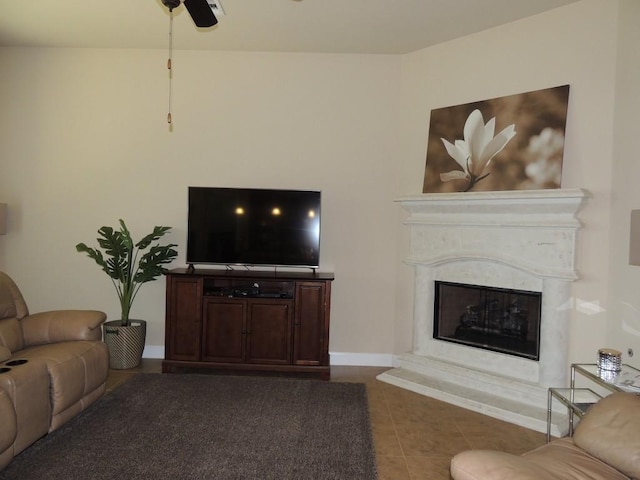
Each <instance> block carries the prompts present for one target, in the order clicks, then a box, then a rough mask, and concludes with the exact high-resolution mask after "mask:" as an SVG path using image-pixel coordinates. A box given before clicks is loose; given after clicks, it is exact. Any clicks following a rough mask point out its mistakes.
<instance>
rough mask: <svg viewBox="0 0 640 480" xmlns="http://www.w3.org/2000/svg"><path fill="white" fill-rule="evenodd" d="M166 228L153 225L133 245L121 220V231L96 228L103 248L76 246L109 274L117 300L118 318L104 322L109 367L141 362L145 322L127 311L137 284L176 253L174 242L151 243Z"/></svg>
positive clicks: (158, 272) (161, 270) (160, 270)
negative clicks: (132, 316) (131, 317)
mask: <svg viewBox="0 0 640 480" xmlns="http://www.w3.org/2000/svg"><path fill="white" fill-rule="evenodd" d="M169 230H171V227H162V226H156V227H154V229H153V232H151V233H150V234H148V235H146V236H145V237H144V238H142V240H140V241H139V242H137V243H135V244H134V242H133V240H132V239H131V234H130V233H129V229H128V228H127V226H126V224H125V223H124V221H123V220H120V230H115V229H113V228H112V227H101V228H100V229H99V230H98V235H99V236H98V238H97V241H98V245H99V246H100V247H101V248H102V251H101V250H99V249H97V248H91V247H88V246H87V245H86V244H84V243H79V244H77V245H76V250H77V251H78V252H81V253H86V254H87V255H88V256H89V257H90V258H92V259H93V260H94V261H95V262H96V263H97V264H98V266H100V267H101V268H102V270H103V271H104V272H105V273H106V274H107V275H109V278H110V279H111V282H113V286H114V287H115V289H116V292H117V294H118V299H119V300H120V308H121V318H120V320H112V321H109V322H106V323H105V324H104V341H105V343H106V344H107V346H108V347H109V366H110V367H111V368H115V369H126V368H133V367H136V366H138V364H139V363H140V360H141V358H142V351H143V350H144V345H145V339H146V330H147V323H146V321H145V320H131V319H130V318H129V313H130V312H131V306H132V305H133V301H134V300H135V298H136V295H137V294H138V291H139V290H140V287H141V286H142V285H143V284H144V283H147V282H151V281H153V280H156V279H157V278H158V277H159V276H160V275H162V274H163V273H164V272H165V271H166V268H164V266H163V265H164V264H167V263H170V262H171V261H172V260H173V259H174V258H175V257H176V256H177V255H178V252H177V251H176V250H174V247H176V246H177V245H175V244H168V245H160V244H158V243H155V244H154V242H156V241H157V240H159V239H160V238H161V237H162V236H163V235H165V234H166V233H167V232H168V231H169ZM147 249H148V250H147ZM145 250H147V251H146V252H145Z"/></svg>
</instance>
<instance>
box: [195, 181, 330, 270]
mask: <svg viewBox="0 0 640 480" xmlns="http://www.w3.org/2000/svg"><path fill="white" fill-rule="evenodd" d="M188 221H189V223H188V228H187V263H189V264H202V263H211V264H224V265H234V264H241V265H272V266H278V265H281V266H300V267H312V268H317V267H318V266H319V264H320V192H318V191H303V190H271V189H254V188H216V187H189V216H188Z"/></svg>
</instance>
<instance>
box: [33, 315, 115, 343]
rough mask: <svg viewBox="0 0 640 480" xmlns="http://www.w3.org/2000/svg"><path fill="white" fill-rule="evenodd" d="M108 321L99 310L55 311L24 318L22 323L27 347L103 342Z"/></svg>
mask: <svg viewBox="0 0 640 480" xmlns="http://www.w3.org/2000/svg"><path fill="white" fill-rule="evenodd" d="M106 319H107V315H106V314H105V313H104V312H99V311H97V310H55V311H50V312H40V313H35V314H33V315H28V316H26V317H24V318H23V319H22V320H21V321H20V323H21V325H22V334H23V337H24V345H25V347H28V346H31V345H41V344H43V343H57V342H67V341H72V340H101V339H102V331H101V329H100V326H101V325H102V324H103V323H104V321H105V320H106Z"/></svg>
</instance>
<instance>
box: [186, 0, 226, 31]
mask: <svg viewBox="0 0 640 480" xmlns="http://www.w3.org/2000/svg"><path fill="white" fill-rule="evenodd" d="M183 3H184V6H185V7H187V10H188V11H189V15H191V18H192V19H193V23H195V24H196V27H212V26H213V25H215V24H216V23H218V19H217V18H216V16H215V15H214V14H213V11H212V10H211V7H210V6H209V4H208V3H207V0H184V2H183Z"/></svg>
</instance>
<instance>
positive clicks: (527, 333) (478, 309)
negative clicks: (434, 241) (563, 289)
mask: <svg viewBox="0 0 640 480" xmlns="http://www.w3.org/2000/svg"><path fill="white" fill-rule="evenodd" d="M435 287H436V288H435V311H434V322H433V325H434V327H433V336H434V338H436V339H438V340H445V341H448V342H454V343H459V344H463V345H468V346H472V347H477V348H482V349H485V350H491V351H495V352H501V353H506V354H509V355H515V356H518V357H524V358H528V359H531V360H538V359H539V356H540V305H541V304H540V302H541V298H542V294H541V293H540V292H530V291H522V290H512V289H504V288H494V287H486V286H479V285H467V284H461V283H451V282H436V285H435Z"/></svg>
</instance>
